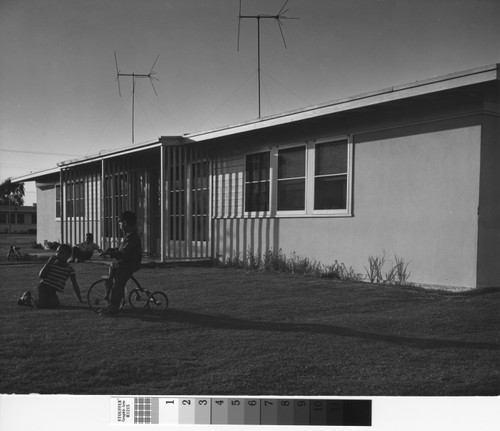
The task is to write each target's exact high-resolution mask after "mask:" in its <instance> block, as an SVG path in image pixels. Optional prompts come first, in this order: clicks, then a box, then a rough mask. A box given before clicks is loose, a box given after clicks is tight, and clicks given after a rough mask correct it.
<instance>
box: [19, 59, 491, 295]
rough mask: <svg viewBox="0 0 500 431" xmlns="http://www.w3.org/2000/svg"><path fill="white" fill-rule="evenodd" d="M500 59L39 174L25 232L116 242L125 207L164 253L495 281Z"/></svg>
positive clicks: (148, 243)
mask: <svg viewBox="0 0 500 431" xmlns="http://www.w3.org/2000/svg"><path fill="white" fill-rule="evenodd" d="M499 70H500V65H498V64H496V65H491V66H486V67H480V68H476V69H473V70H468V71H465V72H460V73H455V74H450V75H446V76H442V77H437V78H432V79H429V80H425V81H419V82H414V83H412V84H408V85H400V86H395V87H391V88H387V89H384V90H381V91H375V92H372V93H368V94H362V95H359V96H355V97H350V98H346V99H343V100H338V101H335V102H331V103H326V104H322V105H318V106H314V107H309V108H307V109H302V110H298V111H294V112H289V113H285V114H280V115H274V116H270V117H266V118H260V119H257V120H253V121H249V122H245V123H242V124H237V125H232V126H229V127H224V128H220V129H217V130H211V131H207V132H202V133H193V134H187V135H183V136H161V137H159V138H158V139H157V140H155V141H154V142H151V143H147V144H141V145H136V146H132V147H127V148H123V149H120V150H115V151H104V152H101V153H99V154H98V155H95V156H93V157H86V158H82V159H78V160H70V161H65V162H62V163H60V164H59V165H58V167H57V168H54V169H51V170H49V171H44V172H38V173H35V174H30V175H26V176H23V177H19V178H16V179H15V181H36V185H37V203H38V207H37V208H38V240H39V241H42V240H44V239H48V240H55V239H57V240H59V241H64V242H69V243H75V242H78V241H81V240H82V239H83V237H84V234H85V233H86V232H88V231H90V232H93V233H94V236H95V238H96V239H97V240H98V241H100V242H101V243H102V246H104V247H106V246H110V245H115V244H116V243H117V242H118V241H119V237H120V235H119V232H118V227H117V224H116V223H115V217H116V216H117V215H118V214H119V213H120V212H121V211H123V210H125V209H129V210H133V211H135V212H136V213H137V214H138V217H139V221H140V227H139V230H140V234H141V236H142V240H143V245H144V252H145V253H147V254H148V255H149V256H151V257H155V258H156V259H158V260H160V261H166V260H168V259H179V258H183V259H199V258H216V257H218V256H222V257H224V258H230V257H234V256H235V255H238V256H240V257H242V258H245V256H246V255H247V254H248V253H252V254H256V253H265V252H266V251H268V250H275V251H276V250H282V251H283V252H284V253H285V254H287V255H289V254H291V253H293V252H295V253H297V254H298V255H300V256H303V257H309V258H313V259H316V260H318V261H321V262H323V263H325V264H329V263H333V262H334V261H335V260H337V261H338V262H343V263H345V264H346V265H347V266H352V267H353V268H354V269H355V270H356V271H358V272H360V273H364V272H365V267H367V266H368V257H369V256H375V255H380V254H382V252H385V253H386V255H387V257H388V258H389V259H390V258H391V257H392V256H395V255H396V256H398V257H400V258H402V259H404V261H405V262H410V266H409V269H410V271H411V279H410V281H413V282H415V283H421V284H433V285H442V286H460V287H466V288H475V287H485V286H499V285H500V97H499V93H500V86H499Z"/></svg>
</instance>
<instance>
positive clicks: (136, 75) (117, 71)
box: [115, 51, 160, 143]
mask: <svg viewBox="0 0 500 431" xmlns="http://www.w3.org/2000/svg"><path fill="white" fill-rule="evenodd" d="M159 57H160V56H159V55H158V56H157V57H156V60H155V62H154V63H153V65H152V66H151V69H150V70H149V73H148V74H140V73H121V72H120V69H118V60H117V58H116V51H115V65H116V81H117V82H118V94H119V95H120V97H121V96H122V92H121V89H120V76H130V77H132V143H134V113H135V80H136V78H148V79H149V82H151V86H152V87H153V91H154V92H155V94H156V95H157V96H158V93H157V92H156V88H155V86H154V83H153V80H156V81H159V79H158V78H156V77H155V76H154V75H155V74H156V72H155V71H154V70H153V69H154V67H155V66H156V62H157V61H158V58H159Z"/></svg>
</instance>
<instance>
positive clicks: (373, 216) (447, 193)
mask: <svg viewBox="0 0 500 431" xmlns="http://www.w3.org/2000/svg"><path fill="white" fill-rule="evenodd" d="M479 140H480V127H479V126H476V127H466V128H460V129H453V130H445V131H437V132H431V133H425V134H415V135H403V136H398V137H388V138H384V137H383V136H382V134H379V136H378V137H377V136H376V135H373V134H372V135H371V136H369V137H360V138H357V139H356V138H355V150H354V151H355V156H354V164H355V169H354V193H353V194H354V197H353V202H354V216H353V217H346V218H317V219H315V218H309V219H298V218H297V219H282V220H281V221H280V234H279V246H280V247H281V248H282V249H283V250H284V251H286V252H290V251H292V250H294V251H296V252H297V253H299V254H303V255H304V256H308V257H314V258H316V259H319V260H321V261H323V262H325V263H331V262H333V261H334V260H335V259H337V260H338V261H339V262H344V263H345V264H346V265H347V266H353V268H354V269H355V270H357V271H358V272H361V273H365V269H364V267H368V256H370V255H374V256H375V255H381V254H382V252H383V250H385V252H386V254H387V258H388V260H394V259H393V258H394V254H396V255H397V256H398V257H400V258H403V259H404V260H405V261H406V262H411V263H410V265H409V270H410V271H411V273H412V274H411V279H410V280H412V281H415V282H418V283H429V284H438V285H454V286H465V287H475V283H476V252H477V244H476V240H477V207H478V190H479V156H480V155H479V153H480V145H479V144H480V142H479ZM387 269H388V268H387Z"/></svg>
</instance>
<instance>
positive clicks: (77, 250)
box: [69, 233, 102, 263]
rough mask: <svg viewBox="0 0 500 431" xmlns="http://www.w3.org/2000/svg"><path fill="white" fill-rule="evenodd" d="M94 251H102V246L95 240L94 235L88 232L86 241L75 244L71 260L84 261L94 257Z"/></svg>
mask: <svg viewBox="0 0 500 431" xmlns="http://www.w3.org/2000/svg"><path fill="white" fill-rule="evenodd" d="M94 251H98V252H99V253H102V250H101V248H100V247H99V246H98V245H97V244H96V243H95V242H94V235H92V234H91V233H88V234H87V235H85V241H84V242H82V243H80V244H78V245H76V246H74V247H73V249H72V253H71V259H70V260H69V262H76V263H78V262H83V261H85V260H89V259H91V258H92V255H93V254H94Z"/></svg>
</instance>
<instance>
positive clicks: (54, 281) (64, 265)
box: [19, 244, 83, 308]
mask: <svg viewBox="0 0 500 431" xmlns="http://www.w3.org/2000/svg"><path fill="white" fill-rule="evenodd" d="M70 256H71V247H70V246H69V245H67V244H61V245H60V246H59V247H57V250H56V254H55V256H52V257H51V258H50V259H49V260H48V261H47V263H46V264H45V265H44V266H43V268H42V269H41V271H40V274H39V276H40V280H41V281H40V283H39V284H38V286H37V290H38V295H37V296H38V298H37V299H35V300H34V299H33V298H32V297H31V292H30V291H28V292H25V293H24V294H23V295H22V296H21V298H19V304H22V305H24V304H27V305H32V306H35V307H36V308H57V307H59V305H60V304H59V298H58V296H57V292H63V291H64V286H65V284H66V280H67V279H68V278H71V283H72V284H73V289H74V290H75V293H76V296H77V298H78V301H79V302H80V303H81V302H83V301H82V296H81V294H80V287H79V286H78V283H77V281H76V275H75V270H74V269H73V267H72V266H71V265H68V259H69V258H70Z"/></svg>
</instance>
